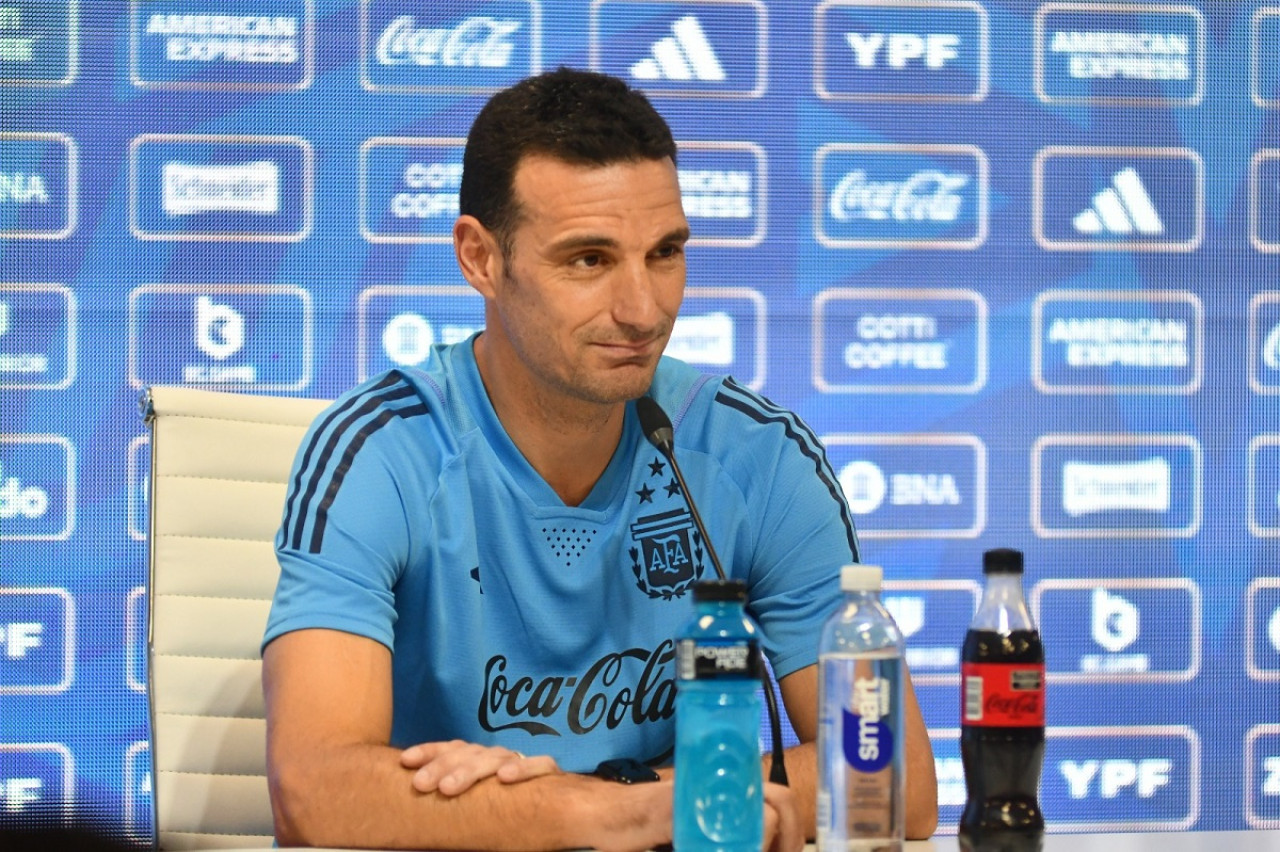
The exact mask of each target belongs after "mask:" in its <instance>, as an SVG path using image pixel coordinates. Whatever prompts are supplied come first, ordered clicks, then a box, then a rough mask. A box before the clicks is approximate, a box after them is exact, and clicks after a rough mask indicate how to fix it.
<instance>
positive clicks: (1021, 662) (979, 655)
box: [959, 548, 1044, 852]
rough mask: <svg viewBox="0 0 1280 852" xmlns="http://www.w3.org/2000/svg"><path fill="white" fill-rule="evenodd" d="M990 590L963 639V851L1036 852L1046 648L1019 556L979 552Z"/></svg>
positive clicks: (1007, 552) (1012, 552)
mask: <svg viewBox="0 0 1280 852" xmlns="http://www.w3.org/2000/svg"><path fill="white" fill-rule="evenodd" d="M982 573H983V574H985V575H986V589H985V590H984V591H983V594H982V603H981V604H979V606H978V611H977V613H976V614H975V615H974V616H973V622H972V624H970V626H969V632H968V634H966V636H965V640H964V662H963V663H962V664H961V682H962V687H961V688H962V695H961V708H960V757H961V759H962V760H963V762H964V780H965V786H966V787H967V789H968V799H967V801H966V802H965V807H964V813H963V815H961V817H960V831H959V834H960V848H961V849H965V850H969V851H970V852H1039V850H1040V848H1041V844H1042V842H1043V839H1044V815H1043V814H1042V813H1041V812H1040V802H1039V800H1038V799H1037V797H1036V793H1037V790H1038V788H1039V786H1040V766H1041V764H1042V763H1043V762H1044V645H1043V644H1041V642H1040V633H1039V631H1037V630H1036V628H1035V625H1034V624H1033V623H1032V622H1031V614H1030V613H1029V612H1027V604H1026V601H1025V600H1024V599H1023V596H1022V552H1021V551H1018V550H1009V549H1006V548H1000V549H997V550H988V551H987V552H986V553H984V554H983V555H982Z"/></svg>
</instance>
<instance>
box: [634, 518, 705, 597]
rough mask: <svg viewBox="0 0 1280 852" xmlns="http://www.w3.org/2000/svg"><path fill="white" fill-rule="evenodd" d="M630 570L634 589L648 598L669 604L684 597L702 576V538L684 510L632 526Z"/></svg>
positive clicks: (642, 519) (639, 521) (638, 522)
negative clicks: (634, 542) (636, 543)
mask: <svg viewBox="0 0 1280 852" xmlns="http://www.w3.org/2000/svg"><path fill="white" fill-rule="evenodd" d="M631 538H632V539H633V540H635V541H637V542H639V543H640V546H639V547H632V548H631V549H630V550H629V551H628V552H629V553H630V555H631V570H632V571H633V572H634V573H635V575H636V586H637V588H639V589H640V590H641V591H643V592H644V593H645V594H647V595H648V596H649V597H651V598H662V599H663V600H671V599H672V598H678V597H681V596H682V595H684V593H685V592H686V591H688V589H689V586H690V585H692V584H693V582H694V581H695V580H697V579H698V578H699V577H701V576H702V571H703V562H702V557H703V552H704V551H703V546H702V537H701V536H700V535H698V531H697V530H696V529H695V528H694V525H693V518H692V516H690V514H689V511H688V510H687V509H683V508H681V509H673V510H672V511H670V512H662V513H661V514H657V515H646V516H643V517H641V518H639V519H637V521H636V522H635V523H634V524H632V525H631Z"/></svg>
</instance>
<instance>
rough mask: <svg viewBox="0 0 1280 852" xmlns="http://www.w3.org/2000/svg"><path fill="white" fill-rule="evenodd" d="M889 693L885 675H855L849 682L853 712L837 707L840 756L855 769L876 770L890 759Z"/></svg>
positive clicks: (891, 747) (886, 764)
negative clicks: (841, 745)
mask: <svg viewBox="0 0 1280 852" xmlns="http://www.w3.org/2000/svg"><path fill="white" fill-rule="evenodd" d="M890 695H891V685H890V683H889V681H888V679H886V678H882V677H877V678H858V679H857V680H855V681H854V682H853V707H852V710H853V712H850V711H849V710H848V709H845V708H841V713H842V714H843V723H844V724H843V726H842V727H843V728H844V737H843V740H844V759H845V760H846V761H848V763H849V765H850V766H852V767H853V768H854V769H856V770H857V771H858V772H879V771H880V770H881V769H884V768H885V767H886V766H888V765H889V763H890V762H891V761H892V760H893V750H894V747H895V745H896V743H895V742H894V736H893V728H892V726H891V725H890V724H888V722H889V718H890V717H889V712H890V710H891V709H892V707H891V700H892V699H891V697H890Z"/></svg>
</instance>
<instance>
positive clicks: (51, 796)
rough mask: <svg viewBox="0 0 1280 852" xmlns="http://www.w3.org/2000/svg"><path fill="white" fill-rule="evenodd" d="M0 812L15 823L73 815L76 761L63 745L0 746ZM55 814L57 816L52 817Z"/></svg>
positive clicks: (4, 744) (28, 744)
mask: <svg viewBox="0 0 1280 852" xmlns="http://www.w3.org/2000/svg"><path fill="white" fill-rule="evenodd" d="M0 813H3V814H5V815H6V816H7V817H11V818H14V819H16V820H17V821H18V824H19V825H21V824H23V821H24V820H30V819H31V818H33V817H39V818H42V819H49V818H50V817H53V818H54V819H57V818H58V817H61V820H62V821H66V820H67V819H69V818H70V816H71V814H73V813H75V760H74V759H73V758H72V756H71V750H70V749H68V748H67V747H66V746H65V745H63V744H62V743H0ZM55 815H57V816H55Z"/></svg>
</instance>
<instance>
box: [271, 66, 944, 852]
mask: <svg viewBox="0 0 1280 852" xmlns="http://www.w3.org/2000/svg"><path fill="white" fill-rule="evenodd" d="M675 157H676V149H675V143H674V142H673V141H672V137H671V132H670V130H669V129H668V127H667V125H666V123H665V122H664V121H663V120H662V119H661V117H659V116H658V114H657V113H656V112H655V111H654V110H653V108H652V106H650V104H649V103H648V101H647V100H645V98H644V97H643V96H642V95H640V94H639V93H636V92H633V91H631V90H629V89H628V88H627V87H626V85H625V84H624V83H622V82H621V81H618V80H615V79H613V78H610V77H606V76H603V75H599V74H591V73H586V72H580V71H572V70H568V69H561V70H559V71H556V72H553V73H549V74H545V75H542V76H540V77H535V78H531V79H529V80H526V81H524V82H522V83H519V84H517V85H516V86H514V87H512V88H511V89H508V90H506V91H504V92H502V93H499V94H498V95H496V96H495V97H494V98H493V99H492V100H491V101H490V102H489V103H488V104H487V105H486V106H485V108H484V109H483V110H482V111H481V113H480V114H479V116H477V118H476V120H475V123H474V125H473V127H472V131H471V134H470V136H469V138H468V142H467V148H466V152H465V154H464V159H463V178H462V186H461V193H460V209H461V213H462V215H461V216H459V218H458V220H457V222H456V223H455V225H454V246H455V251H456V255H457V259H458V264H459V267H460V268H461V271H462V274H463V275H464V276H465V277H466V279H467V281H468V282H469V283H470V284H471V286H473V287H474V288H475V289H476V290H477V291H478V292H479V293H480V294H481V295H483V296H484V298H485V322H486V327H485V330H484V332H483V333H481V334H480V335H478V336H476V337H474V338H472V339H471V340H469V341H466V342H464V343H461V344H457V345H454V346H446V347H440V348H438V349H437V350H435V352H434V353H433V356H432V358H431V359H430V360H429V361H428V362H427V363H426V364H425V365H424V367H423V368H422V369H421V370H415V371H392V372H391V373H388V374H386V375H384V376H381V377H378V378H375V379H373V380H371V381H369V382H367V383H365V384H364V385H362V386H361V387H359V388H356V389H355V390H353V391H352V392H350V393H348V394H347V395H345V396H344V397H343V398H342V399H340V400H338V401H336V402H335V403H334V405H333V406H332V407H331V408H330V409H329V410H328V411H327V412H326V413H325V414H323V415H321V417H320V418H318V419H317V421H316V423H315V424H314V425H313V426H312V429H311V431H310V432H309V433H308V436H307V438H306V439H305V440H304V441H303V444H302V446H301V448H300V449H299V454H298V459H297V462H296V464H295V469H294V473H293V475H292V476H291V487H290V490H289V495H288V498H287V502H286V506H285V513H284V521H283V525H282V528H281V531H280V535H279V539H278V548H277V549H278V553H279V558H280V563H281V568H282V574H281V579H280V585H279V588H278V590H277V593H276V600H275V604H274V606H273V609H272V614H271V619H270V622H269V624H268V628H267V635H266V638H265V640H264V652H263V662H264V668H263V678H264V687H265V691H266V700H267V720H268V729H267V731H268V764H269V775H270V782H271V791H272V805H273V808H274V811H275V816H276V831H277V836H278V839H279V840H280V842H282V843H284V844H306V845H328V846H356V845H359V846H380V847H410V848H437V849H448V848H468V849H508V848H511V849H555V848H568V847H584V846H586V847H596V848H601V849H619V850H630V849H645V848H650V847H652V846H655V845H659V844H661V843H664V842H668V841H669V840H670V839H671V796H672V782H671V777H672V774H671V770H670V768H669V764H670V760H671V757H672V743H673V741H674V718H673V699H674V690H675V684H674V649H673V644H672V638H673V637H674V636H675V635H676V633H677V631H678V630H679V629H680V627H681V626H682V625H683V624H684V623H685V622H686V621H687V620H688V619H689V618H690V616H691V614H692V611H693V610H692V604H691V602H690V601H691V593H690V586H691V584H692V583H693V582H694V581H695V580H697V579H699V578H701V577H704V576H710V575H711V572H712V570H713V569H712V568H711V565H710V564H709V560H708V557H707V555H706V552H705V548H704V547H702V545H701V542H700V540H699V539H698V538H697V536H696V535H695V534H694V532H693V531H692V525H691V522H690V521H689V512H688V506H687V503H686V502H685V499H684V495H683V494H682V493H681V491H680V488H679V485H678V484H677V483H676V482H675V480H674V478H673V477H672V475H671V471H670V470H669V466H668V465H667V463H666V462H664V461H663V459H662V458H661V457H660V456H659V455H658V454H657V453H656V452H655V451H654V450H653V448H652V447H650V446H649V445H648V444H647V443H646V442H645V440H644V438H643V436H642V435H641V434H640V430H639V428H638V425H637V423H636V420H635V415H634V403H632V402H630V401H631V400H634V399H635V398H636V397H639V396H641V395H644V394H646V393H647V394H649V395H651V396H653V397H654V398H655V399H656V400H657V401H658V402H659V403H660V404H661V405H662V406H663V407H664V408H665V409H666V410H667V411H668V412H670V413H671V415H672V419H673V421H674V425H675V444H676V451H677V453H678V454H680V456H681V463H682V468H683V470H684V473H685V476H686V478H687V481H688V483H689V487H690V489H691V490H694V491H696V497H695V499H698V500H699V501H701V505H702V510H703V514H704V517H705V518H706V519H707V520H708V522H709V528H710V529H709V534H710V535H711V536H712V537H713V538H714V543H715V545H716V547H717V549H718V551H719V553H720V555H721V558H722V561H723V562H724V564H725V565H726V570H727V571H728V572H729V573H730V574H731V575H732V576H735V577H739V578H742V579H745V580H746V581H747V582H748V585H749V596H750V604H749V610H750V612H751V613H752V615H753V616H754V617H755V618H756V619H757V621H758V622H759V623H760V625H761V627H762V629H763V633H764V635H765V639H766V641H765V646H766V650H767V652H768V653H769V656H770V658H771V662H772V664H773V667H774V669H775V671H776V672H777V674H778V676H779V678H780V689H781V692H782V696H783V700H784V702H785V704H786V708H787V710H788V714H789V717H790V719H791V720H792V723H793V725H794V727H795V729H796V731H797V733H798V735H799V737H800V739H801V740H802V741H803V743H804V744H803V745H801V746H799V747H797V748H795V749H792V750H791V751H790V752H789V753H788V755H787V758H788V761H787V762H788V769H789V771H790V774H791V778H792V787H791V789H790V790H787V789H784V788H780V787H775V786H773V785H769V786H768V789H767V793H766V831H767V837H770V838H773V839H774V845H775V847H776V848H778V849H787V850H790V849H795V848H797V847H798V846H799V844H800V843H801V841H802V836H812V834H813V824H814V814H813V810H814V784H815V777H814V775H815V771H814V767H815V756H814V750H813V749H814V746H813V740H814V738H815V736H816V728H817V677H816V673H815V665H814V662H815V657H816V648H817V637H818V627H819V626H820V624H821V621H822V619H824V618H825V617H826V615H827V614H828V612H829V611H830V610H831V609H832V608H834V606H835V602H836V600H837V599H838V594H839V592H838V589H837V585H838V583H837V577H838V571H839V566H840V565H841V564H842V563H845V562H849V561H853V560H856V558H857V543H856V538H855V535H854V530H853V525H852V521H851V519H850V517H849V513H848V510H847V508H846V507H845V505H844V503H843V499H842V497H841V496H840V493H839V489H838V488H837V486H836V485H835V484H834V482H835V480H834V477H833V476H832V475H831V471H830V469H829V467H828V465H827V463H826V460H825V456H824V455H823V452H822V449H821V447H820V446H819V445H818V443H817V441H816V440H815V439H814V437H813V436H812V434H811V433H810V432H809V431H808V430H807V429H806V428H805V427H804V425H803V424H802V423H800V421H799V420H798V419H797V418H796V417H795V416H794V415H792V414H791V413H789V412H786V411H784V410H782V409H779V408H777V407H775V406H773V405H772V404H770V403H769V402H767V401H766V400H764V399H762V398H760V397H758V396H756V395H754V394H752V393H751V392H749V391H747V390H745V389H743V388H742V387H740V386H738V385H736V384H735V383H733V382H732V381H731V380H728V379H726V380H711V379H708V378H706V377H703V376H701V375H700V374H698V373H697V372H696V371H694V370H693V369H691V368H689V367H687V366H685V365H683V364H680V363H678V362H675V361H672V360H671V359H663V360H662V362H661V364H660V363H659V359H660V356H661V354H662V350H663V348H664V347H665V345H666V342H667V339H668V338H669V336H670V334H671V330H672V326H673V323H674V321H675V317H676V313H677V311H678V310H679V307H680V302H681V298H682V295H683V290H684V284H685V260H684V245H685V242H686V241H687V239H688V236H689V228H688V223H687V221H686V219H685V216H684V212H683V210H682V208H681V201H680V190H679V185H678V183H677V179H676V169H675ZM908 718H909V720H910V721H909V731H908V740H909V742H908V767H909V768H908V787H909V800H910V801H909V805H908V826H909V827H908V833H909V834H910V835H912V836H927V835H929V834H930V833H932V830H933V827H934V824H935V822H936V813H937V809H936V800H935V788H936V785H935V781H934V777H933V763H932V755H931V753H930V750H929V744H928V739H927V735H926V734H925V730H924V725H923V722H922V721H921V718H920V713H919V709H918V707H917V706H916V704H915V700H914V695H912V697H911V700H910V703H909V708H908ZM525 754H528V755H530V756H529V757H525ZM613 758H632V759H636V760H639V761H642V762H645V763H648V764H650V765H654V766H660V767H662V769H661V771H660V772H659V773H658V774H659V775H660V780H658V781H656V782H655V783H642V784H634V785H623V784H617V783H614V782H612V781H609V780H605V779H602V778H600V777H594V776H591V775H586V774H579V773H587V772H590V771H591V770H592V769H593V768H594V767H595V766H596V765H597V763H598V762H600V761H602V760H605V759H613Z"/></svg>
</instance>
